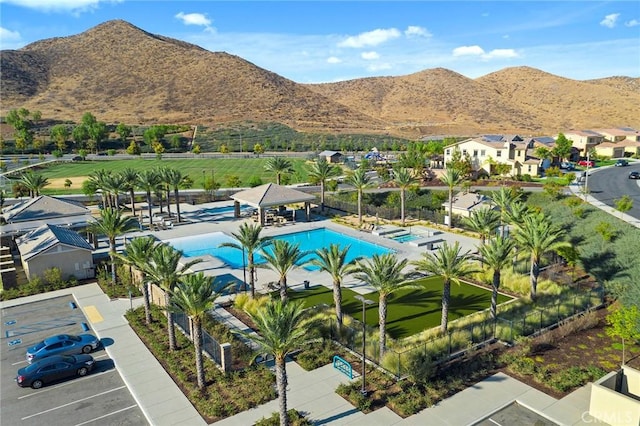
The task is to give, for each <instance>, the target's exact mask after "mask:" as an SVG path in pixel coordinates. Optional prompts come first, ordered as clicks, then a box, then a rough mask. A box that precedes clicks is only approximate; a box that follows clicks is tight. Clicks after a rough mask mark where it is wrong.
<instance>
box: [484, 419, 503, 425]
mask: <svg viewBox="0 0 640 426" xmlns="http://www.w3.org/2000/svg"><path fill="white" fill-rule="evenodd" d="M487 420H489V421H490V422H491V423H494V424H496V425H498V426H502V425H501V424H500V423H498V422H496V421H495V420H493V419H492V418H491V417H489V418H488V419H487Z"/></svg>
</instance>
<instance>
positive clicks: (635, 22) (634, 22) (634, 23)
mask: <svg viewBox="0 0 640 426" xmlns="http://www.w3.org/2000/svg"><path fill="white" fill-rule="evenodd" d="M637 25H640V21H638V20H637V19H632V20H630V21H627V22H625V23H624V26H625V27H635V26H637Z"/></svg>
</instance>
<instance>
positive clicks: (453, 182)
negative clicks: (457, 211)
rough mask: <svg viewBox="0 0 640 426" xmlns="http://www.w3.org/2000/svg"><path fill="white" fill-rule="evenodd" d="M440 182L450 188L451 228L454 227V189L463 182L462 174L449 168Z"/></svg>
mask: <svg viewBox="0 0 640 426" xmlns="http://www.w3.org/2000/svg"><path fill="white" fill-rule="evenodd" d="M440 181H441V182H442V183H444V184H445V185H447V186H448V187H449V228H452V227H453V188H455V187H456V186H457V185H460V183H461V182H462V174H460V172H459V171H458V170H457V169H455V168H453V167H447V171H446V172H445V174H444V175H442V176H440Z"/></svg>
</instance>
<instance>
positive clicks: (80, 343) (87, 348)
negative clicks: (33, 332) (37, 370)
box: [27, 334, 100, 363]
mask: <svg viewBox="0 0 640 426" xmlns="http://www.w3.org/2000/svg"><path fill="white" fill-rule="evenodd" d="M99 344H100V341H99V340H98V338H97V337H96V336H94V335H92V334H81V335H79V336H72V335H70V334H58V335H57V336H52V337H49V338H47V339H44V340H43V341H42V342H40V343H38V344H37V345H35V346H31V347H30V348H29V349H27V362H29V363H32V362H34V361H37V360H39V359H42V358H45V357H48V356H52V355H73V354H80V353H83V354H88V353H89V352H91V351H92V350H94V349H96V348H97V347H98V345H99Z"/></svg>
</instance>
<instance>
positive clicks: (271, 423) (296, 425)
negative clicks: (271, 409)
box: [255, 409, 313, 426]
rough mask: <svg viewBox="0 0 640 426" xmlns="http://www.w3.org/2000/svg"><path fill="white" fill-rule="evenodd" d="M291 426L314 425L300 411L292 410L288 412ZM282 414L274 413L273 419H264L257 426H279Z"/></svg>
mask: <svg viewBox="0 0 640 426" xmlns="http://www.w3.org/2000/svg"><path fill="white" fill-rule="evenodd" d="M287 417H288V418H289V424H290V425H291V426H311V425H312V424H313V423H312V422H311V421H310V420H309V419H307V418H306V417H305V416H303V415H302V414H300V413H299V412H298V411H296V410H294V409H291V410H289V411H287ZM279 425H280V414H279V413H273V414H272V415H271V417H266V418H265V417H263V418H261V419H260V420H258V421H257V422H256V423H255V426H279Z"/></svg>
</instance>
